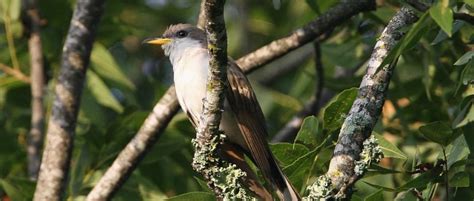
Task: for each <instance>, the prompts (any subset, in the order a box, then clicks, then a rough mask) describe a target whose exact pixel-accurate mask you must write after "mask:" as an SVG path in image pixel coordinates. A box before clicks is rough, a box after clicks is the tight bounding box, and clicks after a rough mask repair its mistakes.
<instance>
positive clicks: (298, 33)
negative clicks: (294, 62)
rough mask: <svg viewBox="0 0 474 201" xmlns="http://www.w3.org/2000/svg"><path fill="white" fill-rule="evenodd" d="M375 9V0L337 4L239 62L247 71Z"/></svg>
mask: <svg viewBox="0 0 474 201" xmlns="http://www.w3.org/2000/svg"><path fill="white" fill-rule="evenodd" d="M374 9H375V1H371V0H364V1H347V2H343V3H340V4H338V5H336V6H335V7H334V8H332V9H330V10H328V11H327V12H326V13H324V14H323V15H321V16H320V17H319V18H317V19H316V20H314V21H312V22H310V23H308V24H306V25H305V26H303V27H302V28H299V29H297V30H295V31H294V32H293V33H292V34H290V35H289V36H287V37H284V38H281V39H278V40H275V41H273V42H271V43H270V44H268V45H265V46H263V47H261V48H259V49H258V50H255V51H254V52H252V53H250V54H247V55H245V56H243V57H242V58H240V59H239V60H237V64H238V65H239V66H240V68H242V70H244V71H246V72H251V71H252V70H254V69H255V68H256V67H259V66H261V65H264V64H266V63H269V62H270V61H273V60H275V59H278V58H280V57H281V56H283V55H285V54H286V53H288V52H289V51H291V50H294V49H296V48H298V47H301V46H302V45H304V44H306V43H309V42H311V41H313V40H314V39H316V38H317V37H318V36H320V35H321V34H323V33H325V32H326V31H327V30H331V29H332V28H334V27H335V26H339V25H340V24H342V23H344V22H346V20H348V19H349V18H351V17H352V16H354V15H356V14H358V13H360V12H364V11H370V10H374Z"/></svg>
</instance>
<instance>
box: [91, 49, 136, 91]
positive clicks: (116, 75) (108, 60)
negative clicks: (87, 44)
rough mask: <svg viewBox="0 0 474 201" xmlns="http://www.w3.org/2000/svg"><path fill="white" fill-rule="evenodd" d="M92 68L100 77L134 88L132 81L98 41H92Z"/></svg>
mask: <svg viewBox="0 0 474 201" xmlns="http://www.w3.org/2000/svg"><path fill="white" fill-rule="evenodd" d="M91 64H92V69H93V70H94V71H95V72H96V73H97V74H98V75H99V76H101V77H103V78H105V79H107V80H111V81H113V82H116V83H117V84H120V85H121V86H124V87H127V88H128V89H135V86H134V85H133V83H132V82H131V81H130V80H129V79H128V78H127V76H126V75H125V74H124V73H123V72H122V70H121V69H120V67H119V65H118V64H117V62H115V59H114V58H113V57H112V55H111V54H110V52H109V51H108V50H107V49H106V48H105V47H104V46H103V45H102V44H100V43H94V48H93V49H92V53H91Z"/></svg>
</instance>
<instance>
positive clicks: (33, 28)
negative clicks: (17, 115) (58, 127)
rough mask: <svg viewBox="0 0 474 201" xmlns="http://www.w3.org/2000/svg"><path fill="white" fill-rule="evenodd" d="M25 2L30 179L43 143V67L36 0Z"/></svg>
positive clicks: (36, 174) (39, 156) (36, 167)
mask: <svg viewBox="0 0 474 201" xmlns="http://www.w3.org/2000/svg"><path fill="white" fill-rule="evenodd" d="M24 2H25V3H26V5H27V6H26V7H27V8H26V16H25V17H27V19H28V23H25V26H28V28H29V30H30V35H29V40H28V49H29V52H30V62H31V73H30V74H31V75H30V77H31V97H32V99H31V129H30V134H29V136H28V145H27V153H28V174H29V177H30V180H34V181H35V180H36V179H37V178H38V171H39V167H40V163H41V147H42V145H43V129H44V114H45V113H44V107H43V95H44V85H45V79H44V68H43V49H42V45H41V38H40V23H41V18H40V15H39V10H38V7H37V5H36V4H37V2H36V0H30V1H24Z"/></svg>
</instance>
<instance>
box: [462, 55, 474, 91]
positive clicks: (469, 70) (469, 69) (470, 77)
mask: <svg viewBox="0 0 474 201" xmlns="http://www.w3.org/2000/svg"><path fill="white" fill-rule="evenodd" d="M473 81H474V59H471V60H470V61H469V63H468V64H467V65H466V67H464V69H463V71H462V73H461V82H462V84H463V85H468V84H472V83H473Z"/></svg>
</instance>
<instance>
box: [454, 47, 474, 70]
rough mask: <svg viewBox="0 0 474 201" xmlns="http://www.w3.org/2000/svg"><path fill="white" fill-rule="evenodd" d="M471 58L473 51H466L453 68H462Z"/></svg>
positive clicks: (473, 55) (473, 54)
mask: <svg viewBox="0 0 474 201" xmlns="http://www.w3.org/2000/svg"><path fill="white" fill-rule="evenodd" d="M472 57H474V50H471V51H468V52H466V53H465V54H463V55H462V56H461V57H460V58H459V59H458V60H457V61H456V62H455V63H454V65H455V66H462V65H464V64H467V62H469V61H470V60H471V59H472Z"/></svg>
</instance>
